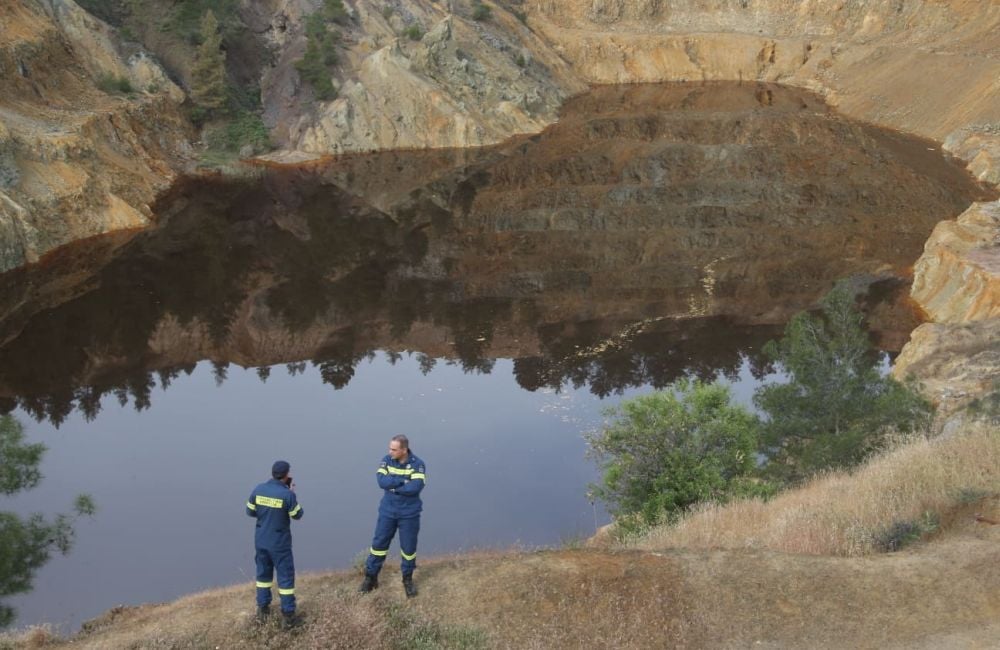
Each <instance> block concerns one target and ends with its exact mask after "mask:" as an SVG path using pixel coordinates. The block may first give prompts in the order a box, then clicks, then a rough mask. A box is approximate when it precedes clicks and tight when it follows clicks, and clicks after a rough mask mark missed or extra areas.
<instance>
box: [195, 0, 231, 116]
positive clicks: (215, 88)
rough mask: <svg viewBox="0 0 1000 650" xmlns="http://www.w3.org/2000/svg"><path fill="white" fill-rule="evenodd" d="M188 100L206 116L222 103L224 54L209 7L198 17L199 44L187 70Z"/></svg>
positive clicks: (224, 99)
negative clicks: (200, 17) (188, 75)
mask: <svg viewBox="0 0 1000 650" xmlns="http://www.w3.org/2000/svg"><path fill="white" fill-rule="evenodd" d="M191 100H192V101H193V102H194V103H195V105H196V106H197V107H198V108H199V109H201V110H202V111H204V113H205V115H206V117H207V116H210V115H212V114H215V113H218V112H220V111H221V110H222V109H223V108H224V107H225V105H226V53H225V52H224V51H223V50H222V34H220V33H219V21H217V20H216V18H215V14H214V13H212V10H211V9H209V10H208V11H206V12H205V14H204V15H203V16H202V19H201V45H199V46H198V51H197V52H196V54H195V61H194V67H193V68H192V69H191Z"/></svg>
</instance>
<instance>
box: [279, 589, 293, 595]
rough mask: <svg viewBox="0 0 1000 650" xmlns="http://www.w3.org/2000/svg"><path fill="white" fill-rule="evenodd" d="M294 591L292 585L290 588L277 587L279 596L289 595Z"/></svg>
mask: <svg viewBox="0 0 1000 650" xmlns="http://www.w3.org/2000/svg"><path fill="white" fill-rule="evenodd" d="M294 593H295V588H294V587H292V588H291V589H282V588H280V587H279V588H278V595H279V596H291V595H292V594H294Z"/></svg>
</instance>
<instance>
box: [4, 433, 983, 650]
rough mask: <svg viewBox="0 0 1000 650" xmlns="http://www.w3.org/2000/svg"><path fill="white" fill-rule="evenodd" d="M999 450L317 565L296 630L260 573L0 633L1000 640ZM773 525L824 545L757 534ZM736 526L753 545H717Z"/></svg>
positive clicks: (630, 640) (215, 639)
mask: <svg viewBox="0 0 1000 650" xmlns="http://www.w3.org/2000/svg"><path fill="white" fill-rule="evenodd" d="M998 468H1000V432H996V431H988V430H975V431H967V432H966V433H965V434H964V435H961V436H955V437H953V438H949V439H944V440H937V441H924V440H921V441H913V442H910V443H908V444H906V445H903V446H900V447H899V448H897V449H895V450H894V451H892V452H889V453H887V454H885V455H883V456H882V457H880V458H878V459H876V460H874V461H872V462H871V463H870V464H869V465H868V466H866V467H864V468H862V469H860V470H859V471H857V472H856V473H854V474H853V475H848V474H844V475H832V476H827V477H825V478H823V479H821V480H817V481H815V482H813V483H812V484H810V485H808V486H806V487H805V488H804V489H802V490H799V491H796V492H794V493H790V494H787V495H784V496H782V497H781V498H780V499H776V500H774V501H773V502H771V503H768V504H759V503H757V504H754V503H749V504H740V505H739V506H735V507H730V508H719V509H715V510H711V511H706V512H702V513H699V514H696V515H692V516H691V517H690V518H689V519H688V520H687V521H685V522H684V524H683V525H682V526H681V527H680V528H679V529H678V530H680V531H685V532H684V534H685V535H689V536H690V539H693V540H694V542H691V543H692V545H694V546H699V545H700V546H701V548H702V550H689V549H679V548H671V549H670V550H664V549H665V548H666V547H676V546H677V545H678V544H677V540H676V538H674V537H670V536H669V535H670V534H671V532H670V531H666V530H661V531H657V533H656V535H657V536H659V537H651V538H647V539H646V540H643V541H642V542H641V543H640V544H639V545H640V546H642V545H646V548H647V549H649V550H601V549H560V550H548V551H523V550H511V551H495V552H476V553H470V554H464V555H461V556H453V557H449V558H438V559H435V560H430V561H423V562H422V563H421V567H420V569H419V570H418V572H417V584H418V586H419V588H420V595H419V596H418V597H417V598H415V599H412V600H407V599H406V598H405V597H404V595H403V592H402V587H401V585H400V583H399V574H398V572H396V571H393V570H390V569H389V568H388V567H387V570H386V571H385V572H384V573H383V576H382V579H381V583H382V586H381V587H380V588H379V589H378V590H377V591H376V592H375V593H373V594H370V595H360V594H358V593H357V591H356V589H357V586H358V584H359V579H360V578H359V575H358V573H357V572H356V571H350V572H349V571H343V572H338V573H331V574H322V575H304V576H301V577H300V579H299V580H298V581H297V585H296V591H297V595H298V597H299V611H300V612H301V614H302V616H303V617H304V619H305V624H304V625H303V626H302V627H300V628H298V629H296V630H293V631H290V632H284V631H282V630H280V629H279V627H278V624H277V620H274V621H272V622H271V623H269V624H268V625H265V626H263V627H257V626H255V625H254V624H253V622H252V618H253V614H254V604H253V596H254V594H253V586H252V585H240V586H237V587H230V588H226V589H218V590H213V591H208V592H205V593H201V594H195V595H192V596H188V597H185V598H182V599H180V600H177V601H175V602H172V603H166V604H161V605H142V606H139V607H121V608H115V609H113V610H110V611H109V612H107V613H105V614H104V615H103V616H101V617H100V618H98V619H96V620H94V621H92V622H90V623H88V624H87V625H86V626H85V629H84V631H83V632H81V633H80V634H78V635H76V636H74V637H71V638H69V639H57V638H53V637H52V636H51V634H49V633H48V632H47V631H46V630H44V629H42V630H29V631H27V632H24V633H21V634H19V635H16V636H15V635H8V636H6V637H0V648H7V647H13V648H37V647H50V646H51V647H65V646H71V647H74V648H101V649H104V648H115V649H118V648H125V649H129V648H137V649H138V648H143V649H145V648H271V647H290V648H352V649H359V650H376V649H378V650H383V649H384V650H390V649H396V648H398V649H405V650H430V649H432V648H442V649H448V648H453V649H458V650H478V649H486V648H517V649H518V650H521V649H539V650H540V649H548V648H583V647H587V648H747V647H754V648H772V649H774V648H809V649H810V650H811V649H814V648H871V649H873V650H874V649H875V648H877V649H878V650H886V649H889V648H891V649H896V650H902V649H904V648H906V649H907V650H909V649H912V648H922V649H927V650H930V649H931V648H933V649H935V650H939V649H942V648H944V649H950V648H955V649H958V648H963V649H964V648H987V647H998V646H1000V643H998V642H997V639H1000V588H998V587H997V585H998V584H1000V562H997V561H996V560H997V549H998V546H997V545H998V543H1000V526H995V525H989V524H986V523H979V522H976V521H975V518H974V516H973V513H974V512H980V511H981V512H982V513H983V514H984V517H985V518H986V519H990V520H994V521H996V520H1000V495H996V494H994V496H981V497H978V498H977V499H970V498H962V497H961V496H959V494H960V491H961V490H963V489H964V490H966V493H965V494H966V495H968V494H974V495H976V494H982V493H985V492H989V491H992V492H997V491H998V488H1000V486H998V484H997V480H998V479H997V473H998V471H1000V470H998ZM963 502H964V505H963ZM929 508H937V509H939V511H940V512H941V513H942V515H941V518H942V524H943V526H942V527H943V528H946V529H947V531H948V533H947V534H945V535H940V536H939V537H938V538H937V539H935V540H934V541H933V542H931V543H927V544H920V545H916V546H915V547H914V548H913V549H911V550H906V551H904V552H901V553H891V554H878V555H871V556H868V557H860V558H859V557H831V555H841V556H844V555H850V554H852V553H854V554H856V553H864V552H867V551H866V550H865V549H866V548H870V541H869V542H868V544H869V546H866V542H865V541H864V540H870V538H871V533H870V532H864V531H872V530H879V529H881V528H884V527H885V526H886V525H887V523H891V522H893V521H896V520H898V519H899V518H906V517H912V516H916V515H919V514H920V513H922V512H923V511H924V510H926V509H929ZM949 513H951V514H950V515H949ZM949 517H950V518H949ZM758 518H760V519H761V520H762V522H761V523H758V522H757V521H755V520H756V519H758ZM706 522H707V523H706ZM718 527H722V528H724V529H725V530H722V531H720V530H718ZM741 527H744V528H746V529H747V531H746V532H743V531H740V528H741ZM691 530H701V531H703V532H700V533H699V534H698V535H692V534H691V533H690V531H691ZM706 531H707V532H706ZM741 532H742V534H741ZM673 534H676V533H673ZM782 536H784V538H787V540H784V539H783V538H782ZM767 540H770V541H769V543H770V544H771V545H772V546H773V547H777V548H785V549H787V548H788V547H794V548H795V550H796V551H797V552H799V551H802V550H804V551H805V552H806V553H811V554H807V555H803V554H793V553H782V552H776V551H774V550H762V549H765V548H767V544H766V543H765V542H766V541H767ZM845 540H846V541H845ZM725 544H729V545H730V546H732V547H735V548H738V549H740V550H704V549H705V548H706V547H710V548H712V549H718V547H721V546H724V545H725ZM652 549H656V550H652ZM824 549H825V550H824ZM831 549H833V550H834V551H836V552H831ZM822 553H825V556H824V555H823V554H822ZM275 619H277V617H275Z"/></svg>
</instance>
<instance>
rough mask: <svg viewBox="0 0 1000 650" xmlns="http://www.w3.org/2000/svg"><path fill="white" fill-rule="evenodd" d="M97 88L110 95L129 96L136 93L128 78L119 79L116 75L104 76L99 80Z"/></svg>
mask: <svg viewBox="0 0 1000 650" xmlns="http://www.w3.org/2000/svg"><path fill="white" fill-rule="evenodd" d="M97 87H98V89H100V91H101V92H104V93H107V94H109V95H128V94H130V93H132V92H134V89H133V88H132V82H131V81H129V80H128V77H119V76H117V75H114V74H102V75H101V76H100V77H98V78H97Z"/></svg>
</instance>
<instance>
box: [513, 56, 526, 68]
mask: <svg viewBox="0 0 1000 650" xmlns="http://www.w3.org/2000/svg"><path fill="white" fill-rule="evenodd" d="M514 63H516V64H517V67H519V68H523V67H524V66H526V65H527V62H526V61H525V60H524V55H523V54H518V55H517V58H515V59H514Z"/></svg>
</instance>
